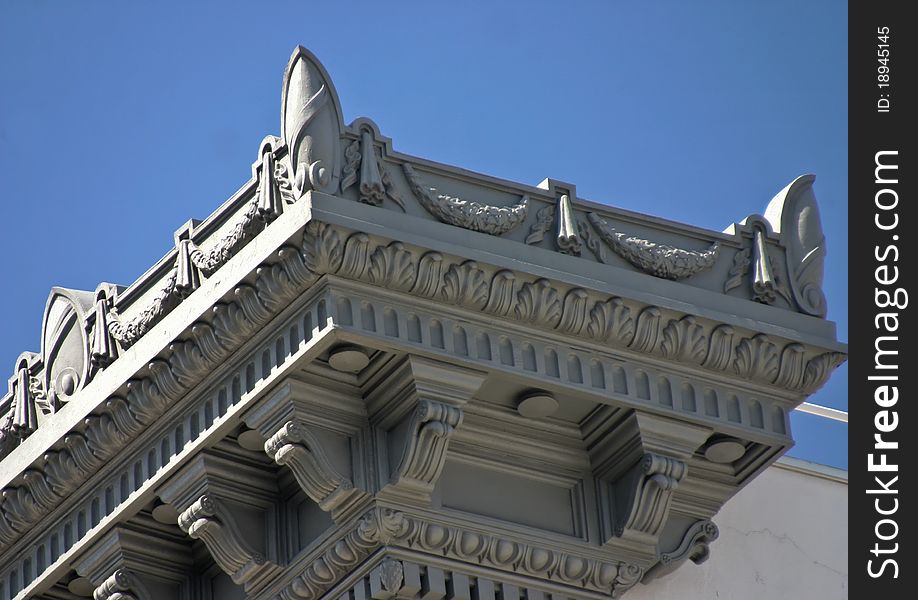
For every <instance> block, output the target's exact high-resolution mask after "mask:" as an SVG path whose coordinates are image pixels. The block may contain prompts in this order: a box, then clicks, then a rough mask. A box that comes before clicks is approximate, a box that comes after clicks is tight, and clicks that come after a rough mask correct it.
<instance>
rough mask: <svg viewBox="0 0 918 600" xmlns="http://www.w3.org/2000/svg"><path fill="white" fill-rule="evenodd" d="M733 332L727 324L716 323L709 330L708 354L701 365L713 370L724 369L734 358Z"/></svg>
mask: <svg viewBox="0 0 918 600" xmlns="http://www.w3.org/2000/svg"><path fill="white" fill-rule="evenodd" d="M734 334H735V332H734V330H733V328H732V327H730V326H729V325H718V326H717V327H715V328H714V330H713V331H712V332H711V339H710V342H709V343H708V355H707V356H706V357H705V359H704V363H703V364H702V366H704V367H705V368H708V369H711V370H714V371H725V370H727V368H729V366H730V365H731V364H733V360H734V346H733V336H734Z"/></svg>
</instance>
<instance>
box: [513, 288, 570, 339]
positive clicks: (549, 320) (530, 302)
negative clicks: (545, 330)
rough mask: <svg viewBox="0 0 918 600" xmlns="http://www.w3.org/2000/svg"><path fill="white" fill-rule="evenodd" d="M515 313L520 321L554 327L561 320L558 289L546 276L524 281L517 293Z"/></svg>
mask: <svg viewBox="0 0 918 600" xmlns="http://www.w3.org/2000/svg"><path fill="white" fill-rule="evenodd" d="M514 313H515V315H516V318H517V319H519V320H520V321H527V322H530V323H535V324H536V325H541V326H543V327H549V328H554V327H555V326H556V325H557V324H558V322H559V321H560V320H561V300H560V298H559V297H558V290H556V289H555V288H554V287H552V285H551V282H550V281H549V280H547V279H544V278H543V279H537V280H536V281H532V282H526V283H524V284H523V285H522V287H520V291H519V293H518V294H517V301H516V308H515V310H514Z"/></svg>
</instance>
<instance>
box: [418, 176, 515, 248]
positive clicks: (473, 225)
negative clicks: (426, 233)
mask: <svg viewBox="0 0 918 600" xmlns="http://www.w3.org/2000/svg"><path fill="white" fill-rule="evenodd" d="M402 169H403V170H404V172H405V177H406V178H407V179H408V184H409V186H410V187H411V190H412V192H414V195H415V197H416V198H417V199H418V202H420V203H421V206H423V207H424V208H425V209H426V210H427V212H429V213H430V214H432V215H433V216H435V217H436V218H437V219H439V220H440V221H442V222H444V223H448V224H450V225H455V226H456V227H462V228H464V229H471V230H472V231H480V232H482V233H488V234H491V235H503V234H505V233H507V232H508V231H510V230H512V229H514V228H515V227H516V226H518V225H519V224H520V223H522V222H523V221H525V220H526V215H527V214H528V210H529V196H523V197H522V198H521V199H520V201H519V202H518V203H517V204H515V205H513V206H509V207H504V206H489V205H487V204H481V203H480V202H475V201H472V200H462V199H461V198H454V197H452V196H447V195H446V194H438V193H437V190H436V189H434V188H429V189H424V186H423V185H422V184H421V180H420V178H419V177H418V175H417V173H415V171H414V167H412V166H411V165H410V164H408V163H405V164H404V165H402Z"/></svg>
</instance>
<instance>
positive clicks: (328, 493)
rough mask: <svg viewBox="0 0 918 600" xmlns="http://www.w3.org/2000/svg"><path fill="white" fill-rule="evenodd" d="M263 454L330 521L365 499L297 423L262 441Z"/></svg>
mask: <svg viewBox="0 0 918 600" xmlns="http://www.w3.org/2000/svg"><path fill="white" fill-rule="evenodd" d="M265 452H267V454H268V456H270V457H271V458H272V459H273V460H274V462H276V463H277V464H279V465H283V466H286V467H287V468H289V469H290V471H291V472H292V473H293V476H294V478H295V479H296V481H297V483H298V484H299V485H300V488H301V489H302V490H303V491H304V492H305V493H306V495H307V496H309V497H310V498H311V499H312V501H313V502H315V503H316V504H318V505H319V508H321V509H322V510H324V511H327V512H331V513H332V516H333V518H334V517H339V516H341V515H342V514H343V513H345V512H346V511H348V510H349V509H350V508H352V507H353V506H354V505H356V504H357V503H359V502H360V500H361V499H363V498H364V497H366V496H367V493H366V492H364V491H363V490H360V489H356V488H355V487H354V484H353V482H352V481H351V480H350V479H348V478H347V477H345V476H344V475H342V474H341V473H339V472H338V471H337V469H335V467H334V466H332V464H331V462H330V461H329V460H328V457H327V456H326V454H325V451H324V450H323V449H322V445H321V444H320V443H319V441H318V439H317V438H316V437H315V436H314V435H313V434H312V433H310V431H309V429H308V428H307V427H306V426H305V425H304V424H303V423H301V422H299V421H296V420H292V421H287V422H286V423H285V424H284V426H283V427H281V428H280V429H279V430H278V432H277V433H275V434H274V435H273V436H271V438H270V439H269V440H268V441H267V442H265Z"/></svg>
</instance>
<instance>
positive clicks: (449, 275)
mask: <svg viewBox="0 0 918 600" xmlns="http://www.w3.org/2000/svg"><path fill="white" fill-rule="evenodd" d="M441 295H442V298H443V300H444V301H446V302H449V303H450V304H461V305H463V306H467V307H469V308H474V309H476V310H480V309H481V308H483V307H484V305H485V304H486V303H487V301H488V282H487V280H486V279H485V272H484V271H482V270H481V269H479V268H478V263H476V262H475V261H473V260H467V261H465V262H463V263H462V264H461V265H450V267H449V269H447V271H446V275H444V277H443V291H442V294H441Z"/></svg>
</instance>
